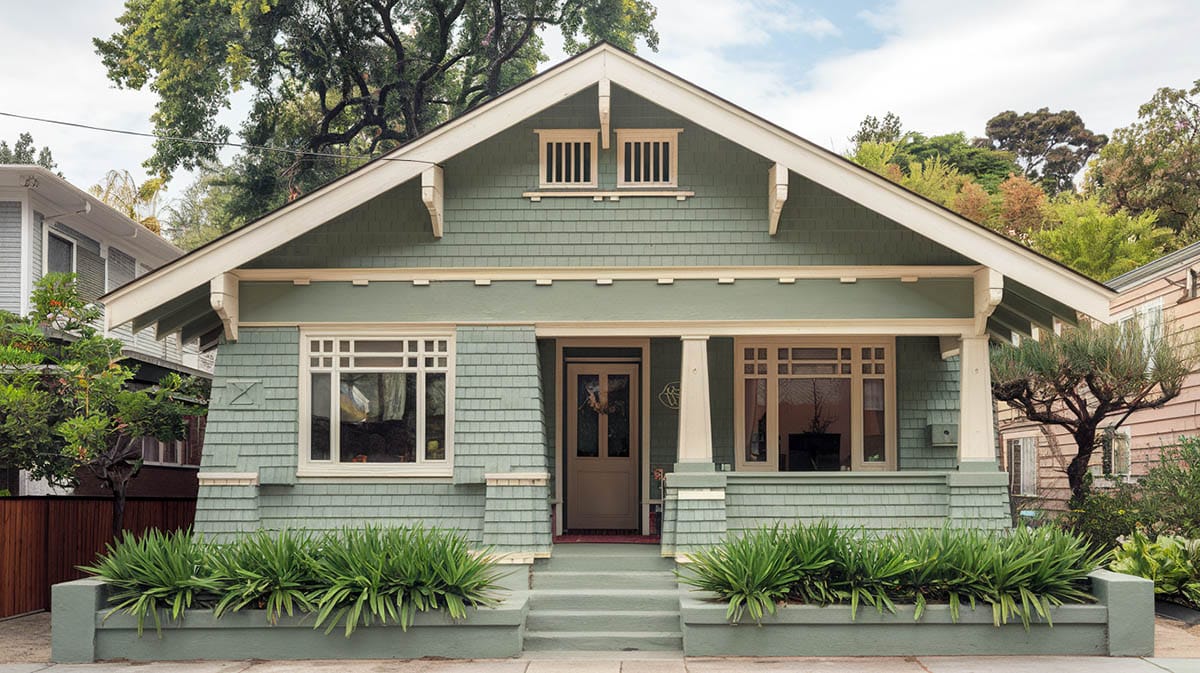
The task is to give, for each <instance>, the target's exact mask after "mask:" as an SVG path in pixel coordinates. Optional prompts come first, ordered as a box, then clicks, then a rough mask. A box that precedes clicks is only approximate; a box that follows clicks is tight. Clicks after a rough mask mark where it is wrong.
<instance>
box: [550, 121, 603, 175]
mask: <svg viewBox="0 0 1200 673" xmlns="http://www.w3.org/2000/svg"><path fill="white" fill-rule="evenodd" d="M537 134H538V166H540V169H539V172H540V179H539V184H540V186H541V187H595V186H596V165H597V162H596V160H597V157H596V138H597V135H598V134H597V132H596V131H595V130H577V129H555V130H539V131H537Z"/></svg>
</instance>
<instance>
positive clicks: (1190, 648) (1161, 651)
mask: <svg viewBox="0 0 1200 673" xmlns="http://www.w3.org/2000/svg"><path fill="white" fill-rule="evenodd" d="M1154 656H1156V657H1164V658H1188V659H1190V658H1193V657H1200V626H1193V627H1191V628H1190V629H1189V628H1188V627H1187V625H1186V624H1184V623H1183V622H1179V621H1176V620H1174V619H1164V618H1162V617H1159V618H1157V619H1156V620H1154Z"/></svg>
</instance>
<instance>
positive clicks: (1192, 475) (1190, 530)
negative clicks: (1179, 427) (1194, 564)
mask: <svg viewBox="0 0 1200 673" xmlns="http://www.w3.org/2000/svg"><path fill="white" fill-rule="evenodd" d="M1137 488H1138V490H1140V491H1141V500H1142V505H1143V509H1144V510H1145V512H1144V514H1143V515H1142V521H1143V522H1145V523H1146V524H1147V525H1148V526H1150V527H1151V528H1152V529H1153V530H1156V531H1161V532H1166V533H1174V534H1177V535H1184V536H1186V537H1200V437H1180V438H1179V445H1178V446H1176V447H1171V448H1166V449H1163V451H1162V453H1161V454H1160V456H1159V461H1158V464H1157V465H1155V466H1154V467H1152V468H1151V469H1150V471H1149V473H1147V474H1146V476H1144V477H1142V478H1141V479H1140V480H1139V481H1138V484H1137Z"/></svg>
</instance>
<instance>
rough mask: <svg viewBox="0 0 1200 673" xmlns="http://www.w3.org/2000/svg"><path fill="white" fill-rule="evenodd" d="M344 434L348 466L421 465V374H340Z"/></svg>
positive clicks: (341, 434)
mask: <svg viewBox="0 0 1200 673" xmlns="http://www.w3.org/2000/svg"><path fill="white" fill-rule="evenodd" d="M339 387H340V391H339V392H340V396H339V398H338V404H339V412H340V413H339V416H340V418H339V421H340V423H339V426H340V428H339V432H340V437H339V439H340V441H341V455H340V458H341V461H342V462H343V463H414V462H416V460H417V450H416V449H417V375H416V374H413V373H402V372H363V373H354V374H350V373H343V374H342V375H341V385H340V386H339Z"/></svg>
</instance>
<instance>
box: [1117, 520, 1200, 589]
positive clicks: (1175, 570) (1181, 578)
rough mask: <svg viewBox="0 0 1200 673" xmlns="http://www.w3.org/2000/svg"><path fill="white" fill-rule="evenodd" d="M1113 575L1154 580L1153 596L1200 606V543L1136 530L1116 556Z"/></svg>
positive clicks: (1199, 541)
mask: <svg viewBox="0 0 1200 673" xmlns="http://www.w3.org/2000/svg"><path fill="white" fill-rule="evenodd" d="M1109 568H1110V569H1111V570H1113V571H1114V572H1119V573H1125V574H1127V575H1137V576H1138V577H1145V578H1146V579H1149V580H1154V593H1155V594H1158V595H1160V596H1163V597H1165V598H1169V599H1172V600H1174V601H1176V602H1180V603H1185V604H1187V605H1190V606H1192V607H1200V540H1195V539H1187V538H1183V537H1179V536H1175V535H1159V536H1158V537H1157V539H1155V540H1154V541H1151V540H1150V539H1149V538H1148V537H1146V535H1145V534H1144V533H1143V532H1142V531H1141V530H1135V531H1133V533H1132V534H1131V535H1130V536H1129V539H1128V540H1126V541H1125V542H1124V543H1123V544H1122V545H1121V546H1120V548H1118V549H1117V550H1116V552H1115V554H1114V557H1113V562H1112V564H1111V565H1110V566H1109Z"/></svg>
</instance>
